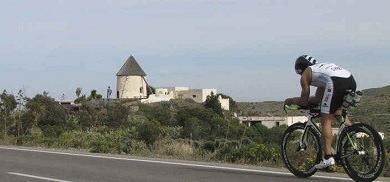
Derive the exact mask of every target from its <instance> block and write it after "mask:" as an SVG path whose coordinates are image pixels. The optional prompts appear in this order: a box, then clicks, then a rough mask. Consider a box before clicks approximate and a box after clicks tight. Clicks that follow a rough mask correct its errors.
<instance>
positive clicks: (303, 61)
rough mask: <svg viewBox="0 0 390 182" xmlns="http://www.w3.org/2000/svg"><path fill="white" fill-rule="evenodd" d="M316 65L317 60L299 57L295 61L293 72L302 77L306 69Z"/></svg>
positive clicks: (309, 57)
mask: <svg viewBox="0 0 390 182" xmlns="http://www.w3.org/2000/svg"><path fill="white" fill-rule="evenodd" d="M316 63H317V60H315V59H314V58H313V57H311V56H308V55H303V56H300V57H299V58H298V59H297V60H296V61H295V72H297V74H300V75H302V73H303V72H304V71H305V70H306V68H307V67H309V66H312V65H314V64H316Z"/></svg>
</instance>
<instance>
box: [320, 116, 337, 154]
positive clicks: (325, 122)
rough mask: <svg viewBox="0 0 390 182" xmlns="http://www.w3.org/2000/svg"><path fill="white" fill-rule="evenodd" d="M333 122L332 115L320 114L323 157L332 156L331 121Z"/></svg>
mask: <svg viewBox="0 0 390 182" xmlns="http://www.w3.org/2000/svg"><path fill="white" fill-rule="evenodd" d="M333 120H334V116H333V114H324V113H322V114H321V125H322V140H323V142H324V154H325V156H331V155H332V152H333V151H332V142H333V135H332V121H333Z"/></svg>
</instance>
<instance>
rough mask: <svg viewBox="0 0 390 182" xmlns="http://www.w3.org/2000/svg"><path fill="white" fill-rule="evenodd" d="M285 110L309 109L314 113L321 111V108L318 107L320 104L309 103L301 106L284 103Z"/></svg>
mask: <svg viewBox="0 0 390 182" xmlns="http://www.w3.org/2000/svg"><path fill="white" fill-rule="evenodd" d="M283 108H284V111H285V112H286V113H287V112H288V111H297V110H309V111H310V112H312V113H320V112H321V109H320V108H318V105H307V106H299V105H286V104H285V105H284V106H283Z"/></svg>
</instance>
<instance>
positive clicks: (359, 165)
mask: <svg viewBox="0 0 390 182" xmlns="http://www.w3.org/2000/svg"><path fill="white" fill-rule="evenodd" d="M285 110H286V112H287V111H291V110H299V111H301V112H302V113H304V114H305V115H306V116H307V117H308V121H307V122H305V123H296V124H293V125H291V126H290V127H289V128H288V129H287V130H286V131H285V133H284V135H283V138H282V144H281V152H282V158H283V161H284V163H285V165H286V167H287V168H288V170H289V171H290V172H291V173H293V174H294V175H295V176H297V177H301V178H307V177H310V176H312V175H314V174H315V173H316V172H317V169H316V168H315V165H316V164H318V163H320V162H321V160H322V159H323V151H322V147H323V146H322V142H321V130H320V129H319V126H318V125H317V124H316V123H315V121H314V119H316V118H320V115H321V110H320V108H319V107H318V106H308V107H299V106H294V105H293V106H288V105H285ZM347 118H348V110H347V109H346V108H344V109H342V115H341V117H340V118H339V119H338V121H339V122H340V128H339V131H338V134H337V139H336V144H335V149H333V151H334V154H335V160H336V164H338V165H342V166H343V168H344V170H345V172H346V173H347V174H348V175H349V176H350V177H351V178H352V179H353V180H355V181H373V180H375V179H377V178H378V177H379V175H380V174H381V173H382V171H383V167H384V164H385V149H384V147H383V141H382V138H381V136H380V135H379V134H378V132H377V131H376V130H375V129H374V128H373V127H371V126H370V125H368V124H365V123H358V122H354V123H353V124H352V125H351V126H348V124H347Z"/></svg>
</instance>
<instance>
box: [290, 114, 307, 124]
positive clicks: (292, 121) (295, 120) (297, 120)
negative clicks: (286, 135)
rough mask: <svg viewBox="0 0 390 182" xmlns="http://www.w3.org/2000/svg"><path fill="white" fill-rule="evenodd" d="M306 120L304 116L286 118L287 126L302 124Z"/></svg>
mask: <svg viewBox="0 0 390 182" xmlns="http://www.w3.org/2000/svg"><path fill="white" fill-rule="evenodd" d="M307 120H308V118H307V117H306V116H288V117H287V119H286V122H287V123H286V124H287V126H291V125H293V124H295V123H304V122H307Z"/></svg>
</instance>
